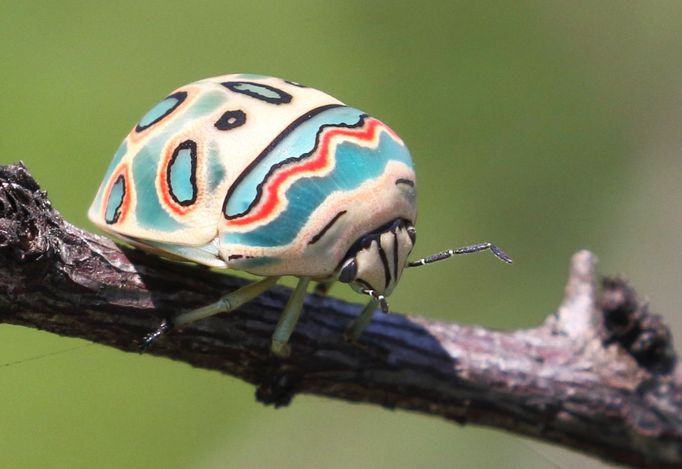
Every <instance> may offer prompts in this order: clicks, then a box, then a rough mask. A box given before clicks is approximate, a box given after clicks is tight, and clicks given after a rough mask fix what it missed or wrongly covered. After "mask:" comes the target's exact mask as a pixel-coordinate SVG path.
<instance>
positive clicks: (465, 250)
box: [407, 243, 512, 267]
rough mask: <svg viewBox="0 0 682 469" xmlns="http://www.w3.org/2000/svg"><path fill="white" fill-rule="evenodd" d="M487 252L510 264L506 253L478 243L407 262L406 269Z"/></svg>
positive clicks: (509, 258) (494, 247) (493, 246)
mask: <svg viewBox="0 0 682 469" xmlns="http://www.w3.org/2000/svg"><path fill="white" fill-rule="evenodd" d="M487 250H490V252H492V253H493V254H494V255H495V257H497V258H498V259H499V260H501V261H502V262H505V263H507V264H511V263H512V259H511V257H509V256H508V255H507V253H505V252H504V251H503V250H502V249H500V248H498V247H497V246H495V245H494V244H493V243H478V244H472V245H470V246H464V247H462V248H459V249H448V250H447V251H443V252H439V253H437V254H433V255H432V256H428V257H423V258H421V259H418V260H416V261H412V262H408V264H407V267H421V266H423V265H426V264H432V263H434V262H438V261H442V260H445V259H449V258H450V257H452V256H458V255H460V254H471V253H473V252H481V251H487Z"/></svg>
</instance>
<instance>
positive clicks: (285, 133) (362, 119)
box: [223, 104, 367, 220]
mask: <svg viewBox="0 0 682 469" xmlns="http://www.w3.org/2000/svg"><path fill="white" fill-rule="evenodd" d="M336 107H345V106H344V105H342V104H328V105H326V106H321V107H318V108H316V109H313V110H312V111H308V112H307V113H305V114H304V115H302V116H300V117H299V118H298V119H296V120H295V121H294V122H292V123H291V124H290V125H289V126H288V127H287V128H286V129H284V130H283V131H282V133H280V134H279V135H278V136H277V137H275V139H274V140H273V141H272V142H270V144H269V145H268V146H267V147H266V148H265V149H264V150H263V151H262V152H261V153H260V154H259V155H258V156H257V157H256V158H255V159H254V160H253V161H252V162H251V164H249V165H248V166H247V167H246V169H244V171H242V173H241V174H240V175H239V176H238V177H237V179H236V180H235V181H234V183H233V184H232V185H231V186H230V189H229V190H228V191H227V195H226V196H225V200H224V201H223V216H224V217H225V219H226V220H234V219H235V218H240V217H243V216H244V215H246V214H248V213H249V212H250V211H251V210H252V209H253V208H254V207H255V206H256V205H258V202H260V200H261V198H262V197H263V186H264V185H265V184H266V183H267V181H268V179H269V178H270V177H271V176H272V175H273V174H274V173H275V172H276V171H277V170H278V169H280V168H281V167H283V166H285V165H288V164H290V163H293V162H297V161H301V160H303V159H305V158H308V157H309V156H310V155H312V154H313V153H314V152H315V150H316V149H317V146H318V145H319V143H320V135H321V134H322V132H323V131H324V129H326V128H327V127H344V128H348V129H352V128H355V127H360V126H362V125H364V122H365V119H366V118H367V114H362V115H361V116H360V120H359V121H358V122H357V123H355V124H352V125H347V124H325V125H322V126H320V128H319V129H318V131H317V135H316V136H315V145H314V146H313V149H312V150H310V151H309V152H307V153H304V154H302V155H300V156H292V157H291V158H287V159H286V160H283V161H280V162H279V163H275V164H274V165H272V166H271V167H270V169H269V170H268V172H267V173H266V174H265V177H264V178H263V180H262V181H261V182H260V183H258V185H257V186H256V197H255V198H254V199H253V200H252V201H251V203H250V204H249V206H248V207H246V209H245V210H243V211H242V212H239V213H236V214H234V215H228V214H227V213H226V210H227V201H228V200H229V199H230V197H231V196H232V193H233V192H234V191H235V189H236V188H237V186H239V184H240V183H241V182H242V180H243V179H244V178H245V177H246V176H247V175H248V174H249V173H250V172H251V171H252V170H253V168H254V167H255V166H257V165H258V163H260V162H261V160H263V159H264V158H265V157H267V156H268V154H270V152H272V150H273V149H274V148H275V147H276V146H277V145H278V144H279V143H280V142H281V141H282V140H283V139H284V138H285V137H287V136H288V135H289V134H290V133H291V132H293V131H294V130H295V129H296V128H297V127H299V126H300V125H301V124H303V123H304V122H306V121H308V120H310V119H312V118H313V117H314V116H316V115H318V114H320V113H321V112H323V111H326V110H328V109H333V108H336Z"/></svg>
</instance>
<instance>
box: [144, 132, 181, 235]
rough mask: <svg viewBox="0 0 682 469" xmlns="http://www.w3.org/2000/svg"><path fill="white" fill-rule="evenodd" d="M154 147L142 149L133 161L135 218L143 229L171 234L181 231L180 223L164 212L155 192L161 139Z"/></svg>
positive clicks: (157, 140) (148, 146) (149, 146)
mask: <svg viewBox="0 0 682 469" xmlns="http://www.w3.org/2000/svg"><path fill="white" fill-rule="evenodd" d="M154 143H156V145H152V144H150V145H147V146H145V147H144V148H142V149H141V150H140V151H139V152H138V153H137V155H135V159H134V160H133V174H134V175H135V192H136V194H137V206H136V207H135V217H136V218H137V222H138V224H139V225H140V226H142V227H143V228H148V229H153V230H158V231H166V232H172V231H175V230H179V229H182V227H183V225H182V223H180V222H178V221H176V220H175V219H174V218H173V217H171V216H170V215H169V214H168V212H166V211H165V210H164V209H163V207H162V206H161V202H160V201H159V194H157V192H156V174H157V168H158V164H159V156H158V155H159V151H160V148H159V147H160V144H161V143H163V141H162V140H161V139H156V142H154Z"/></svg>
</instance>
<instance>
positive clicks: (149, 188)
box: [133, 91, 227, 232]
mask: <svg viewBox="0 0 682 469" xmlns="http://www.w3.org/2000/svg"><path fill="white" fill-rule="evenodd" d="M226 100H227V97H226V96H225V94H224V93H221V92H218V91H216V92H210V93H206V94H205V95H203V96H202V97H201V98H200V99H198V100H197V102H196V103H194V105H193V106H191V107H190V108H188V109H187V111H186V112H184V113H183V114H182V115H180V116H178V117H177V118H176V120H175V121H173V125H170V126H168V127H167V128H165V129H164V131H163V132H161V133H160V134H159V135H158V136H157V137H155V138H153V139H152V140H151V141H150V142H149V143H148V144H147V145H145V146H144V147H142V149H140V151H139V152H138V153H137V155H135V156H134V158H133V174H134V180H135V192H136V194H137V206H136V208H135V216H136V218H137V222H138V224H139V225H140V226H141V227H143V228H146V229H152V230H158V231H165V232H173V231H175V230H179V229H181V228H182V227H183V225H182V223H180V222H178V221H177V220H175V219H174V218H173V217H172V216H171V215H170V214H169V213H168V212H166V210H164V209H163V206H162V205H161V201H160V199H159V194H158V193H157V192H156V177H157V174H158V172H159V171H160V168H159V164H160V163H161V160H162V159H161V156H160V155H162V154H163V152H164V149H165V147H166V145H167V144H168V142H169V141H170V140H171V139H173V138H174V137H176V135H177V134H178V133H180V132H182V131H184V130H185V129H186V128H187V127H189V126H191V124H192V123H193V122H194V121H195V120H196V119H198V118H200V117H202V116H204V115H206V114H209V113H211V112H213V111H215V110H216V109H218V108H219V107H220V106H221V105H222V104H223V103H224V102H225V101H226ZM163 171H164V173H165V168H164V169H163ZM179 184H180V189H181V190H182V189H183V187H182V183H181V182H180V183H179Z"/></svg>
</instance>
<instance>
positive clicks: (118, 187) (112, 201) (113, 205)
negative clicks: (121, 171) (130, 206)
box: [104, 178, 125, 223]
mask: <svg viewBox="0 0 682 469" xmlns="http://www.w3.org/2000/svg"><path fill="white" fill-rule="evenodd" d="M124 195H125V180H124V179H123V178H119V179H117V180H116V182H115V183H114V187H112V188H111V193H110V194H109V200H107V206H106V210H105V213H104V219H105V220H106V221H107V223H116V221H118V217H119V214H120V212H119V209H120V208H121V204H123V196H124Z"/></svg>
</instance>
